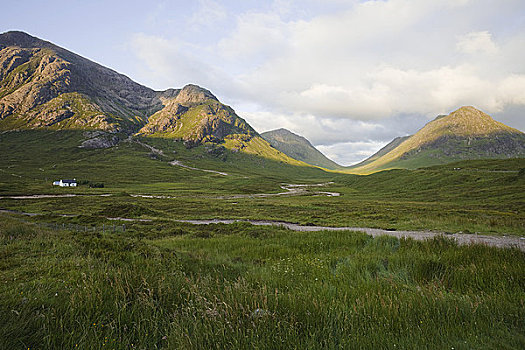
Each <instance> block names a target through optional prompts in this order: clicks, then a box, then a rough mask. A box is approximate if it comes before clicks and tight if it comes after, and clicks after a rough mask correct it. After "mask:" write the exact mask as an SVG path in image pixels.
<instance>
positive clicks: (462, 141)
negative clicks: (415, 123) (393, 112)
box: [348, 107, 525, 174]
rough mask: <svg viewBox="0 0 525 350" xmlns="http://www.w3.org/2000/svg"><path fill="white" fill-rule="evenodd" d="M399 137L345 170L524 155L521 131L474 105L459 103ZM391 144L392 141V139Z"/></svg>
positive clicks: (373, 170)
mask: <svg viewBox="0 0 525 350" xmlns="http://www.w3.org/2000/svg"><path fill="white" fill-rule="evenodd" d="M398 141H400V140H399V139H398ZM402 141H403V142H401V143H399V144H397V145H396V147H395V148H393V149H391V150H389V151H388V152H387V153H385V154H382V155H381V156H379V157H378V156H377V155H375V156H373V158H371V159H368V160H366V161H364V162H363V163H361V164H358V165H356V166H353V167H351V168H349V170H348V171H349V172H352V173H358V174H366V173H372V172H375V171H379V170H384V169H392V168H407V169H415V168H419V167H424V166H431V165H437V164H445V163H450V162H453V161H458V160H462V159H483V158H514V157H524V156H525V134H524V133H522V132H521V131H519V130H516V129H513V128H511V127H508V126H506V125H505V124H503V123H500V122H497V121H495V120H494V119H492V118H491V117H490V116H489V115H487V114H485V113H483V112H481V111H479V110H477V109H476V108H474V107H461V108H460V109H458V110H457V111H454V112H452V113H451V114H449V115H448V116H440V117H438V118H436V119H435V120H433V121H431V122H430V123H428V124H427V125H425V126H424V127H423V128H422V129H421V130H419V131H418V132H417V133H416V134H414V135H412V136H410V137H408V138H406V139H404V140H402ZM391 145H395V141H394V142H393V143H392V144H391ZM387 147H388V146H387ZM387 149H388V148H387Z"/></svg>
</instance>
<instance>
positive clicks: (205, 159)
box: [0, 131, 525, 235]
mask: <svg viewBox="0 0 525 350" xmlns="http://www.w3.org/2000/svg"><path fill="white" fill-rule="evenodd" d="M81 139H82V134H81V133H79V132H42V131H40V132H37V131H27V132H18V133H7V134H2V135H0V147H1V148H2V149H5V150H9V152H2V162H0V164H1V165H0V196H8V195H23V194H43V193H51V194H65V193H66V194H67V193H76V194H90V195H97V194H111V195H112V196H110V197H96V196H83V197H73V198H47V199H34V200H29V199H24V200H17V199H1V202H0V207H2V208H5V209H11V210H18V211H24V212H30V213H42V214H46V217H45V219H46V220H49V219H52V220H57V221H60V222H63V221H68V220H69V221H70V222H76V221H80V222H86V223H89V222H90V221H100V220H104V217H105V216H123V217H126V215H127V213H128V212H131V213H132V216H131V218H145V219H208V218H224V219H229V218H240V219H241V218H242V219H262V220H266V219H268V220H277V221H288V222H297V223H301V224H316V225H325V226H327V225H329V226H357V227H376V228H386V229H417V230H425V229H428V230H438V231H445V232H479V233H484V234H487V233H488V234H506V235H525V214H524V213H525V191H523V188H524V187H525V173H524V171H523V170H522V169H525V159H510V160H490V161H489V160H484V161H465V162H461V163H455V164H451V165H444V166H437V167H432V168H425V169H420V170H391V171H384V172H380V173H376V174H372V175H368V176H357V175H347V174H338V173H333V172H324V171H322V170H320V169H316V168H312V167H304V166H291V165H286V164H283V163H280V162H275V161H272V160H269V159H265V158H263V157H256V156H252V155H246V154H242V153H232V152H229V151H227V150H224V149H222V148H221V147H220V145H219V146H201V147H197V148H194V149H191V150H188V149H186V148H185V147H184V146H183V145H182V143H181V142H173V141H171V140H166V139H158V138H157V139H155V138H151V139H142V141H143V142H147V143H148V144H150V145H153V146H155V147H156V148H158V149H161V150H163V155H158V154H155V153H152V152H151V150H149V149H147V148H145V147H144V146H142V145H140V144H137V143H135V142H121V143H120V145H119V146H118V147H114V148H110V149H105V150H84V149H80V148H78V147H77V146H78V145H79V144H80V142H81ZM174 159H177V160H179V161H181V162H182V163H183V164H185V165H188V166H192V167H195V168H200V169H207V170H216V171H221V172H226V173H228V176H222V175H219V174H216V173H209V172H205V171H200V170H192V169H188V168H182V167H178V166H172V165H169V161H171V160H174ZM458 169H459V170H458ZM61 178H77V179H79V180H80V181H82V180H83V181H89V182H90V183H98V184H100V183H101V184H104V188H89V187H88V186H87V185H83V186H80V187H78V188H75V189H64V188H54V187H53V186H51V182H52V181H53V180H58V179H61ZM327 182H331V183H330V184H329V185H327V186H325V187H323V188H318V189H316V190H318V191H319V190H320V191H331V192H338V193H340V194H341V195H340V196H339V197H326V196H322V195H318V194H315V193H313V192H312V193H311V194H310V195H303V196H297V197H293V196H291V197H288V196H273V197H266V198H261V197H255V198H250V197H241V198H238V197H228V196H231V195H245V196H246V195H250V194H258V193H278V192H283V191H284V190H283V189H281V188H280V185H281V184H282V183H296V184H308V183H309V184H313V183H327ZM131 195H162V196H169V197H174V198H170V199H166V198H160V199H158V198H157V199H156V198H142V197H132V196H131ZM119 206H121V207H122V208H121V209H119V210H117V208H118V207H119ZM141 208H148V211H144V210H142V209H141ZM57 214H78V215H80V217H76V218H60V217H57V216H56V215H57ZM116 214H119V215H116Z"/></svg>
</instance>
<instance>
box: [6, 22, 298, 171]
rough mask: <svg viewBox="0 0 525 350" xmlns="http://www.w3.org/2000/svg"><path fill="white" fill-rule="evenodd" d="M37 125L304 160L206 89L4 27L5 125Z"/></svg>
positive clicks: (18, 127) (280, 158) (292, 161)
mask: <svg viewBox="0 0 525 350" xmlns="http://www.w3.org/2000/svg"><path fill="white" fill-rule="evenodd" d="M36 128H50V129H80V130H102V131H106V132H126V133H128V134H131V133H134V132H137V131H139V132H140V134H142V135H144V136H153V137H169V138H175V139H180V140H183V141H185V143H186V144H187V145H188V146H190V147H191V146H195V145H198V144H201V143H204V142H216V143H220V144H222V145H224V146H225V147H226V148H229V149H231V150H233V151H242V152H245V153H250V154H254V155H259V156H263V157H266V158H270V159H274V160H279V161H283V162H286V163H291V164H302V165H305V164H304V163H302V162H299V161H297V160H295V159H291V158H290V157H288V156H287V155H285V154H284V153H282V152H279V151H278V150H276V149H275V148H273V147H271V146H270V145H269V143H268V142H267V141H265V140H264V139H263V138H262V137H261V136H260V135H259V134H258V133H257V132H256V131H255V130H254V129H253V128H252V127H251V126H250V125H248V123H246V121H244V120H243V119H242V118H240V117H239V116H238V115H237V114H236V113H235V111H234V110H233V109H232V108H230V107H228V106H226V105H223V104H222V103H221V102H219V101H218V99H217V98H216V97H215V96H214V95H213V94H212V93H211V92H210V91H208V90H206V89H203V88H201V87H198V86H196V85H187V86H185V87H184V88H183V89H168V90H166V91H154V90H152V89H150V88H147V87H145V86H142V85H140V84H138V83H135V82H134V81H132V80H131V79H130V78H128V77H126V76H125V75H122V74H119V73H117V72H115V71H113V70H111V69H109V68H106V67H103V66H101V65H99V64H97V63H95V62H92V61H90V60H88V59H86V58H83V57H81V56H79V55H77V54H75V53H72V52H70V51H68V50H65V49H63V48H61V47H59V46H56V45H54V44H52V43H50V42H47V41H44V40H41V39H38V38H36V37H33V36H31V35H28V34H26V33H23V32H17V31H12V32H7V33H3V34H0V130H11V129H36ZM98 141H100V140H98V139H97V142H98ZM102 141H104V142H105V141H106V140H102ZM106 143H107V144H108V145H109V146H111V145H113V144H115V142H114V140H111V142H109V143H108V142H106ZM106 143H105V144H104V147H105V146H106ZM84 146H86V145H84ZM87 146H89V147H98V146H97V145H91V144H89V145H87Z"/></svg>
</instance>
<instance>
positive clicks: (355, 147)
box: [317, 141, 385, 166]
mask: <svg viewBox="0 0 525 350" xmlns="http://www.w3.org/2000/svg"><path fill="white" fill-rule="evenodd" d="M384 145H385V144H384V142H378V141H358V142H341V143H336V144H333V145H327V146H325V145H319V146H317V148H318V149H319V150H320V151H321V152H322V153H323V154H324V155H326V156H327V157H328V158H330V159H332V160H333V161H334V162H336V163H338V164H340V165H345V166H348V165H353V164H356V163H359V162H360V161H362V160H365V159H366V158H368V157H370V156H371V155H372V154H374V153H375V152H377V151H379V150H380V149H381V148H382V147H383V146H384Z"/></svg>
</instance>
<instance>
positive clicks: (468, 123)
mask: <svg viewBox="0 0 525 350" xmlns="http://www.w3.org/2000/svg"><path fill="white" fill-rule="evenodd" d="M425 128H427V129H428V131H431V132H433V133H436V135H439V134H441V133H447V134H448V133H452V134H454V135H467V136H468V135H489V134H494V133H502V132H503V133H508V132H511V133H515V132H518V130H515V129H512V128H510V127H508V126H506V125H505V124H503V123H500V122H497V121H495V120H494V119H492V117H491V116H490V115H488V114H486V113H484V112H482V111H480V110H479V109H477V108H475V107H472V106H463V107H461V108H459V109H457V110H455V111H454V112H452V113H450V114H449V115H448V116H446V117H443V118H439V119H436V120H434V121H432V122H430V123H429V124H427V126H426V127H425Z"/></svg>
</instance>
